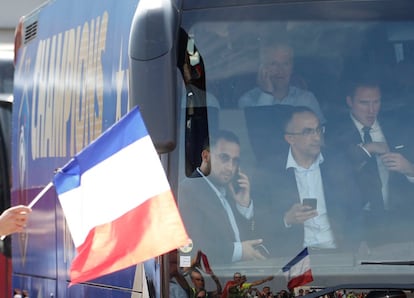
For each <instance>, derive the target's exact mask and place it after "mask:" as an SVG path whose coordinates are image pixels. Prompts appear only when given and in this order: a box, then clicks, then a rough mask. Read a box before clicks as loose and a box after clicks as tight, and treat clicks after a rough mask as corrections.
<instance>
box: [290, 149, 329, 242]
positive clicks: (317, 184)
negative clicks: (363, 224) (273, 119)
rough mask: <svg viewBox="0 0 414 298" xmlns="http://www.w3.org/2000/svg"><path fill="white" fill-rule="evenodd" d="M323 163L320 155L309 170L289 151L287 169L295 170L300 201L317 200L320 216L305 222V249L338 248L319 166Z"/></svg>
mask: <svg viewBox="0 0 414 298" xmlns="http://www.w3.org/2000/svg"><path fill="white" fill-rule="evenodd" d="M322 162H323V156H322V154H321V153H320V154H319V156H318V157H317V159H316V160H315V161H314V163H313V164H312V165H311V166H310V167H309V168H308V169H306V168H303V167H301V166H300V165H298V164H297V162H296V161H295V159H294V158H293V155H292V152H291V150H290V149H289V155H288V159H287V163H286V169H288V168H293V169H294V171H295V178H296V185H297V187H298V191H299V197H300V201H301V202H302V201H303V199H304V198H316V199H317V211H318V216H316V217H314V218H311V219H308V220H307V221H305V222H304V231H305V237H304V241H303V246H304V247H315V248H336V244H335V240H334V237H333V233H332V229H331V225H330V223H329V218H328V213H327V210H326V203H325V194H324V191H323V182H322V176H321V170H320V167H319V165H320V164H321V163H322Z"/></svg>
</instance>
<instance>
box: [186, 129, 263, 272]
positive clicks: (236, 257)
mask: <svg viewBox="0 0 414 298" xmlns="http://www.w3.org/2000/svg"><path fill="white" fill-rule="evenodd" d="M201 157H202V162H201V165H200V167H198V168H197V169H196V170H195V171H194V173H193V174H192V175H191V177H189V178H186V179H185V180H184V181H183V182H182V183H181V184H180V187H179V193H178V204H179V209H180V211H181V215H182V218H183V221H184V224H185V226H186V228H187V231H188V234H189V236H190V238H191V239H192V242H193V249H192V252H194V253H195V252H196V251H197V250H201V251H203V252H204V253H205V254H206V255H207V256H208V258H209V260H210V261H211V263H219V264H220V263H232V262H237V261H241V260H254V259H265V257H264V256H263V255H262V254H261V253H260V251H259V250H258V249H256V247H257V246H258V245H260V244H261V242H262V240H261V239H257V238H251V237H253V228H254V227H253V224H252V218H253V201H252V200H251V198H250V182H249V179H248V177H247V176H246V175H245V174H244V173H243V172H241V171H240V168H239V163H240V144H239V140H238V138H237V136H236V135H235V134H233V133H232V132H229V131H218V132H216V133H212V134H211V135H210V138H209V142H208V144H206V145H205V146H204V149H203V151H202V153H201Z"/></svg>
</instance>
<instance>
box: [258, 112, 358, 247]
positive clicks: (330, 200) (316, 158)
mask: <svg viewBox="0 0 414 298" xmlns="http://www.w3.org/2000/svg"><path fill="white" fill-rule="evenodd" d="M324 130H325V129H324V127H323V126H321V125H320V122H319V120H318V117H317V116H316V115H315V113H314V112H313V111H312V110H310V109H309V108H306V107H296V108H295V109H294V110H293V112H292V114H291V117H290V119H289V120H288V121H287V123H286V125H285V136H284V138H285V141H286V142H287V143H288V144H289V145H290V148H289V151H288V152H287V155H285V156H282V157H281V160H275V161H274V162H273V163H270V164H269V165H270V168H269V169H268V171H266V172H265V177H262V178H260V179H259V180H261V183H264V185H263V184H262V185H260V186H259V187H258V189H257V190H258V191H259V194H256V195H257V197H258V198H261V199H262V201H261V205H260V206H259V205H258V204H257V208H256V211H257V212H256V220H257V223H258V226H260V228H261V230H262V232H263V238H264V241H265V242H266V243H267V244H269V245H270V250H271V251H274V252H277V254H282V255H283V254H284V253H287V254H292V251H294V250H293V249H297V250H299V249H300V248H302V247H309V248H316V249H343V248H346V246H347V245H349V244H351V245H358V239H359V238H358V231H359V223H360V219H361V218H360V212H359V210H360V207H361V205H362V203H361V199H360V195H359V192H358V191H357V187H356V185H355V184H354V181H353V180H352V175H351V168H350V167H347V165H346V164H345V163H344V162H343V159H341V158H336V157H335V156H333V155H331V154H329V153H328V152H324V153H323V154H322V152H321V147H322V145H323V143H324V140H323V133H324ZM257 201H258V202H257V203H259V200H257ZM350 219H351V220H350ZM259 220H260V223H259ZM275 224H276V228H275ZM357 226H358V227H357ZM281 241H283V244H281ZM273 247H275V248H273ZM284 248H285V251H284Z"/></svg>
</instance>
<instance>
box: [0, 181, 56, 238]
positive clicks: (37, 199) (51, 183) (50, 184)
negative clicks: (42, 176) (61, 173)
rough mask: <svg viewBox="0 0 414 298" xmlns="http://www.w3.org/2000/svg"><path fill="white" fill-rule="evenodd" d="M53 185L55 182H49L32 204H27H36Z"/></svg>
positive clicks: (31, 205) (30, 205) (4, 236)
mask: <svg viewBox="0 0 414 298" xmlns="http://www.w3.org/2000/svg"><path fill="white" fill-rule="evenodd" d="M52 186H53V182H49V183H48V184H47V185H46V186H45V187H44V188H43V189H42V191H41V192H39V194H38V195H37V196H36V197H35V198H34V199H33V201H31V202H30V204H29V205H28V206H27V207H29V208H32V207H33V206H34V204H36V203H37V202H38V201H39V200H40V199H41V198H42V197H43V196H44V194H45V193H46V192H47V191H48V190H49V189H50V188H51V187H52ZM4 238H6V235H3V236H1V237H0V240H4Z"/></svg>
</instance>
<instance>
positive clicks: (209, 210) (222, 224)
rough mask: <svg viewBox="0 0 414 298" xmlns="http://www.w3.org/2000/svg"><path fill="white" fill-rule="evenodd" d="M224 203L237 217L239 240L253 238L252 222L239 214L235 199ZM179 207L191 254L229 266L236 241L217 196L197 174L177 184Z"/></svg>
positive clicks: (228, 199) (229, 199)
mask: <svg viewBox="0 0 414 298" xmlns="http://www.w3.org/2000/svg"><path fill="white" fill-rule="evenodd" d="M227 201H228V203H229V204H230V206H231V208H232V211H233V214H234V216H235V218H236V222H237V225H238V228H239V232H240V238H241V240H242V241H243V240H247V239H249V237H252V233H251V221H250V220H247V219H245V218H244V217H243V216H241V215H240V213H239V212H238V210H237V208H236V204H235V201H234V199H232V198H227ZM178 204H179V206H178V207H179V209H180V212H181V216H182V218H183V221H184V224H185V227H186V229H187V232H188V234H189V236H190V238H191V239H192V241H193V251H192V252H193V254H194V255H195V254H196V252H197V250H201V251H203V252H204V253H205V254H206V255H207V257H208V258H209V261H210V262H211V263H221V264H222V263H231V259H232V255H233V247H234V245H233V243H234V242H235V241H236V239H235V236H234V232H233V229H232V227H231V224H230V221H229V219H228V216H227V213H226V211H225V210H224V208H223V206H222V204H221V202H220V200H219V198H218V197H217V195H216V193H215V192H214V190H213V189H212V188H211V187H210V185H208V183H207V182H206V181H205V179H204V178H203V177H201V176H200V175H199V174H198V172H197V171H196V172H194V173H193V175H192V176H191V177H190V178H186V179H184V181H183V182H182V183H181V184H180V187H179V196H178ZM250 239H252V238H250Z"/></svg>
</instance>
